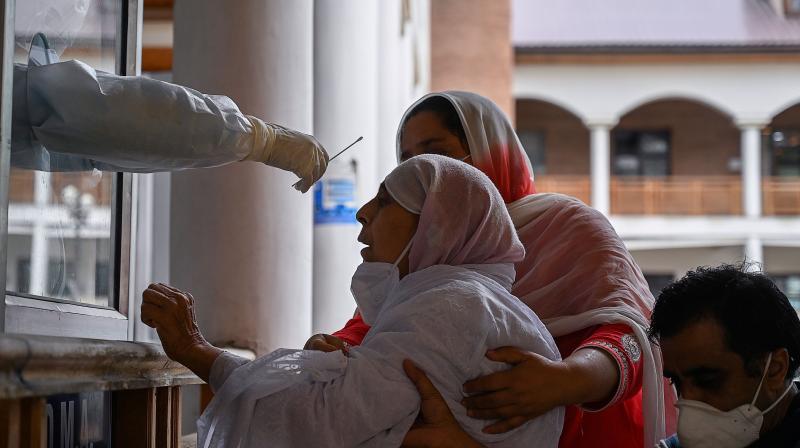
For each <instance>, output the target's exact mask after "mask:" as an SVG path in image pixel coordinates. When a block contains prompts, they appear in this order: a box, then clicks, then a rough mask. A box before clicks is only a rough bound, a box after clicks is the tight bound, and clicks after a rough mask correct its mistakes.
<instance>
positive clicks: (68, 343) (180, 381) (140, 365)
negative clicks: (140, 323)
mask: <svg viewBox="0 0 800 448" xmlns="http://www.w3.org/2000/svg"><path fill="white" fill-rule="evenodd" d="M200 383H202V381H201V380H200V379H199V378H197V377H196V376H195V375H194V374H193V373H192V372H191V371H189V370H188V369H186V368H185V367H183V366H182V365H180V364H178V363H176V362H174V361H172V360H170V359H169V358H167V356H166V354H164V351H163V350H162V349H161V347H160V346H158V345H155V344H145V343H136V342H122V341H105V340H96V339H81V338H59V337H51V336H28V335H3V336H0V399H13V398H22V397H33V396H43V395H51V394H56V393H76V392H84V391H97V390H123V389H144V388H150V387H163V386H178V385H184V384H200Z"/></svg>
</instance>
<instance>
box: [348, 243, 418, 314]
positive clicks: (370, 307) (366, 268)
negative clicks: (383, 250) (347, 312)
mask: <svg viewBox="0 0 800 448" xmlns="http://www.w3.org/2000/svg"><path fill="white" fill-rule="evenodd" d="M413 240H414V238H413V237H412V238H411V241H413ZM411 241H409V242H408V244H406V247H405V249H403V252H401V253H400V256H399V257H397V260H395V262H394V263H384V262H372V261H371V262H364V263H361V264H360V265H358V267H357V268H356V272H355V273H354V274H353V278H352V280H350V292H351V293H353V297H354V298H355V299H356V304H357V305H358V311H359V312H360V313H361V317H362V318H363V319H364V322H366V323H367V324H369V325H373V323H374V322H375V319H376V318H377V317H378V313H379V312H380V310H381V308H382V307H383V303H384V301H385V300H386V297H388V296H389V294H390V293H391V292H392V291H393V290H394V289H395V288H397V285H398V284H399V283H400V270H399V269H398V268H397V265H398V264H400V261H402V260H403V257H405V256H406V254H407V253H408V251H409V250H410V249H411Z"/></svg>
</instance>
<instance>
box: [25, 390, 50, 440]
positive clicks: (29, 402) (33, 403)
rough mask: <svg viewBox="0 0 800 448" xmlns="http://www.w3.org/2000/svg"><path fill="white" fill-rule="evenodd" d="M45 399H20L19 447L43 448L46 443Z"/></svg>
mask: <svg viewBox="0 0 800 448" xmlns="http://www.w3.org/2000/svg"><path fill="white" fill-rule="evenodd" d="M45 406H46V401H45V399H44V398H43V397H34V398H24V399H22V400H20V416H21V419H20V442H21V443H20V447H21V448H45V446H46V444H47V416H46V411H45Z"/></svg>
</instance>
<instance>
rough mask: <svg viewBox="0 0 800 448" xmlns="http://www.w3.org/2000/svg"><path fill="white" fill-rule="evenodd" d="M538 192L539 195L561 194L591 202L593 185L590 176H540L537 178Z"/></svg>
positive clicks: (587, 202) (586, 202)
mask: <svg viewBox="0 0 800 448" xmlns="http://www.w3.org/2000/svg"><path fill="white" fill-rule="evenodd" d="M536 191H537V192H539V193H561V194H565V195H567V196H572V197H574V198H578V199H580V200H581V201H583V202H584V203H585V204H589V203H590V202H591V192H592V184H591V179H590V178H589V176H570V175H539V176H536Z"/></svg>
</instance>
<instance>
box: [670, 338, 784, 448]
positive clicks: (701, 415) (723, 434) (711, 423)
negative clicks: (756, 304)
mask: <svg viewBox="0 0 800 448" xmlns="http://www.w3.org/2000/svg"><path fill="white" fill-rule="evenodd" d="M770 361H772V353H770V354H769V357H768V358H767V365H766V367H764V374H763V375H762V376H761V382H760V383H758V389H756V395H755V396H754V397H753V401H751V402H750V403H749V404H743V405H741V406H739V407H736V408H734V409H731V410H730V411H728V412H723V411H720V410H719V409H717V408H715V407H713V406H711V405H709V404H706V403H703V402H702V401H694V400H678V402H677V403H676V404H675V406H677V407H678V440H679V441H680V444H681V446H683V447H685V448H705V447H708V448H743V447H746V446H747V445H750V444H751V443H753V442H755V441H756V440H758V438H759V435H760V433H761V425H762V424H763V423H764V414H766V413H768V412H769V411H771V410H772V409H773V408H775V406H777V405H778V403H780V402H781V400H782V399H783V397H785V396H786V394H787V393H789V391H790V390H791V389H792V386H793V385H792V384H790V385H789V387H788V388H787V389H786V390H785V391H784V392H783V394H781V396H780V397H778V399H777V400H775V402H774V403H772V405H771V406H770V407H768V408H767V409H766V410H764V411H760V410H759V409H758V408H757V407H756V406H755V403H756V399H757V398H758V394H759V393H760V392H761V386H762V385H763V384H764V379H765V378H766V377H767V369H769V363H770Z"/></svg>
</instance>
